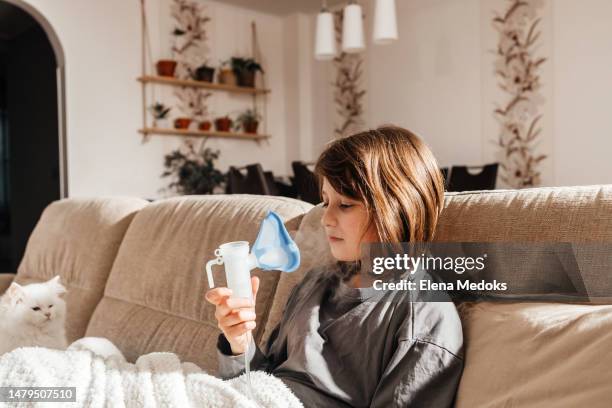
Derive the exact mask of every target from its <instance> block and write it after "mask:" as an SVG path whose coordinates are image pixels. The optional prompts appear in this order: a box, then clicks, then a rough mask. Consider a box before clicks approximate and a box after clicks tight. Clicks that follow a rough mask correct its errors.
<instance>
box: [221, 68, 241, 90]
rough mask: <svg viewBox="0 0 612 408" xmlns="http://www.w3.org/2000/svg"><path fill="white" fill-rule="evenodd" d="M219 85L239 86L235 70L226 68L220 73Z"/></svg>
mask: <svg viewBox="0 0 612 408" xmlns="http://www.w3.org/2000/svg"><path fill="white" fill-rule="evenodd" d="M219 83H220V84H225V85H231V86H237V85H238V81H237V79H236V74H235V73H234V71H233V70H231V69H229V68H224V69H222V70H220V71H219Z"/></svg>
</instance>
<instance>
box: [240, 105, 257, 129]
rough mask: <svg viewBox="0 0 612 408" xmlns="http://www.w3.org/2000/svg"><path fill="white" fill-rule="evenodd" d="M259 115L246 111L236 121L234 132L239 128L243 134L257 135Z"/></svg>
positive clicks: (251, 110) (250, 110)
mask: <svg viewBox="0 0 612 408" xmlns="http://www.w3.org/2000/svg"><path fill="white" fill-rule="evenodd" d="M260 120H261V115H260V114H259V113H258V112H257V111H256V110H254V109H247V110H246V111H244V112H242V113H241V114H240V116H238V118H237V119H236V130H238V129H239V128H240V127H241V126H242V129H243V130H244V132H245V133H257V126H258V125H259V121H260Z"/></svg>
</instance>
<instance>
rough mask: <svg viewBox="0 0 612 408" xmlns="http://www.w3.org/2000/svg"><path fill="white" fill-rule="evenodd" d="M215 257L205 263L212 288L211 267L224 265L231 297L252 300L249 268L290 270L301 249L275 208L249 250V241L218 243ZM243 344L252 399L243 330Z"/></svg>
mask: <svg viewBox="0 0 612 408" xmlns="http://www.w3.org/2000/svg"><path fill="white" fill-rule="evenodd" d="M214 253H215V258H214V259H211V260H209V261H208V262H206V277H207V279H208V286H209V287H210V288H214V287H215V283H214V279H213V275H212V266H213V265H225V278H226V282H227V287H228V288H229V289H231V290H232V296H233V297H237V298H247V299H251V300H254V299H253V289H252V287H251V270H252V269H254V268H260V269H263V270H280V271H283V272H293V271H294V270H296V269H297V268H298V266H299V265H300V251H299V249H298V247H297V245H296V244H295V242H293V240H292V239H291V237H290V235H289V232H288V231H287V229H286V228H285V226H284V224H283V221H282V219H281V218H280V216H279V215H278V214H276V213H275V212H274V211H268V212H267V214H266V217H265V218H264V219H263V220H262V222H261V225H260V227H259V233H258V234H257V238H256V240H255V243H254V244H253V250H252V252H251V253H249V242H248V241H233V242H227V243H225V244H223V245H220V246H219V248H217V249H215V252H214ZM246 340H247V342H246V347H245V350H244V368H245V377H246V383H247V390H248V394H249V395H248V396H249V398H250V399H251V400H252V401H254V402H255V404H256V405H257V401H256V400H255V398H254V393H253V387H252V385H251V364H250V361H249V354H250V347H251V340H252V333H251V331H247V332H246Z"/></svg>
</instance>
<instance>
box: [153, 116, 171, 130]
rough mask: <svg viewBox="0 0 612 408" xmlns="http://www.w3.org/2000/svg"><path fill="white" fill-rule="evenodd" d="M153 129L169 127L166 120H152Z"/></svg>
mask: <svg viewBox="0 0 612 408" xmlns="http://www.w3.org/2000/svg"><path fill="white" fill-rule="evenodd" d="M153 127H154V128H157V129H167V128H169V127H170V123H169V121H168V118H162V119H153Z"/></svg>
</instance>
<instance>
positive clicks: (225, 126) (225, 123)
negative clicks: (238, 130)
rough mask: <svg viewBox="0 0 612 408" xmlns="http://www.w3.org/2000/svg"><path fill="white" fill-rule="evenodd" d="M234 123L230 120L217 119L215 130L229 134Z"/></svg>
mask: <svg viewBox="0 0 612 408" xmlns="http://www.w3.org/2000/svg"><path fill="white" fill-rule="evenodd" d="M232 123H233V121H232V120H231V119H230V118H225V117H224V118H217V119H215V129H216V130H217V132H229V131H230V129H231V128H232Z"/></svg>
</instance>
